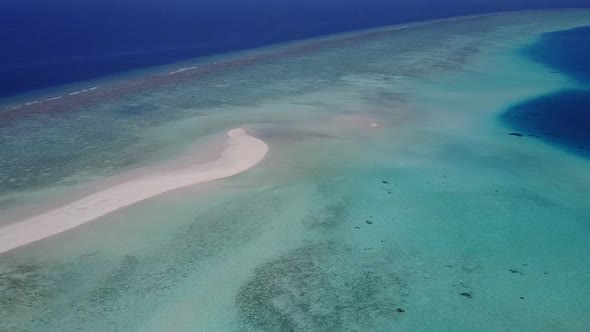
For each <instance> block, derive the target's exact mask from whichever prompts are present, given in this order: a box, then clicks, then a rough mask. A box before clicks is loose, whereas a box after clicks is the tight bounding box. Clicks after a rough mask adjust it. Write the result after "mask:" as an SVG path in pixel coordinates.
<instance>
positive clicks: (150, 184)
mask: <svg viewBox="0 0 590 332" xmlns="http://www.w3.org/2000/svg"><path fill="white" fill-rule="evenodd" d="M227 136H228V139H227V141H226V146H225V148H224V149H223V150H222V151H221V153H220V156H219V157H218V158H217V159H215V160H213V161H209V162H204V163H199V164H195V165H191V166H187V167H183V168H181V169H177V170H174V171H162V172H159V173H156V174H146V175H144V176H142V177H139V178H136V179H133V180H130V181H127V182H123V183H119V184H117V185H115V186H112V187H109V188H106V189H104V190H101V191H98V192H96V193H93V194H90V195H89V196H86V197H84V198H82V199H80V200H77V201H74V202H72V203H69V204H66V205H64V206H61V207H59V208H57V209H53V210H50V211H48V212H45V213H42V214H40V215H37V216H33V217H30V218H27V219H24V220H21V221H17V222H15V223H11V224H8V225H6V226H3V227H0V253H3V252H6V251H9V250H12V249H15V248H18V247H21V246H24V245H26V244H30V243H33V242H36V241H39V240H42V239H45V238H47V237H50V236H53V235H56V234H59V233H62V232H65V231H67V230H69V229H72V228H74V227H77V226H79V225H82V224H84V223H87V222H89V221H92V220H95V219H97V218H99V217H102V216H104V215H106V214H109V213H111V212H114V211H116V210H118V209H121V208H124V207H127V206H130V205H132V204H135V203H138V202H141V201H143V200H146V199H149V198H152V197H155V196H158V195H160V194H163V193H166V192H168V191H172V190H175V189H180V188H183V187H188V186H192V185H196V184H200V183H206V182H210V181H214V180H219V179H223V178H228V177H231V176H234V175H237V174H240V173H243V172H245V171H247V170H248V169H250V168H252V167H254V166H256V165H257V164H258V163H260V162H261V161H262V160H263V159H264V157H265V156H266V154H267V153H268V151H269V147H268V145H267V144H266V143H265V142H264V141H262V140H260V139H258V138H255V137H253V136H250V135H248V133H247V132H246V131H245V130H244V129H242V128H235V129H232V130H230V131H228V132H227Z"/></svg>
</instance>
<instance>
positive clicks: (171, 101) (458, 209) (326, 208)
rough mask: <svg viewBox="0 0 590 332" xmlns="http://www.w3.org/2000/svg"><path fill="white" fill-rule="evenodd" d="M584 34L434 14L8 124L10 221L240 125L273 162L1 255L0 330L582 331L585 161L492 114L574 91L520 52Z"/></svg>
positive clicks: (538, 17)
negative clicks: (540, 41) (412, 23)
mask: <svg viewBox="0 0 590 332" xmlns="http://www.w3.org/2000/svg"><path fill="white" fill-rule="evenodd" d="M588 24H590V12H584V11H556V12H531V13H519V14H511V15H499V16H490V17H482V18H473V19H461V20H455V21H448V22H439V23H434V24H430V25H423V26H417V27H413V28H407V29H402V30H395V31H391V32H383V33H378V34H371V35H364V36H362V37H357V38H350V39H347V40H344V41H342V42H339V43H326V44H325V45H323V46H318V47H314V48H311V49H307V50H304V51H297V52H291V53H289V52H287V54H284V55H283V56H281V57H274V58H270V59H264V60H262V61H258V62H255V63H251V64H247V65H243V66H240V67H239V69H238V70H226V71H224V70H220V71H218V72H214V73H211V74H208V75H207V76H204V77H200V78H199V79H198V80H197V79H190V78H187V79H185V80H179V81H170V82H167V83H165V84H164V83H163V84H160V85H158V86H151V87H149V88H146V89H142V90H137V91H133V92H131V93H129V94H127V95H125V96H124V97H118V98H116V99H111V100H105V101H104V102H100V103H98V104H89V105H87V106H84V107H83V108H82V107H78V108H76V107H74V109H73V110H67V109H65V108H64V110H63V112H52V113H51V114H48V113H45V114H38V115H34V116H31V117H28V118H22V119H21V118H18V119H15V120H12V121H13V122H12V125H11V126H7V127H2V129H1V130H2V134H3V135H6V136H10V139H9V140H5V141H2V145H1V146H2V151H3V153H6V155H11V156H14V157H13V158H12V159H14V161H11V162H9V161H6V159H3V162H4V164H3V167H2V172H3V174H4V175H3V176H5V178H6V180H5V181H4V182H3V187H2V196H1V197H0V198H1V202H2V208H3V209H4V210H3V211H7V212H8V211H9V210H12V209H18V208H22V207H26V206H30V205H35V204H42V203H43V202H47V201H51V198H52V197H53V196H54V195H56V193H67V192H69V191H73V190H81V189H80V188H83V187H85V186H86V185H87V182H89V181H92V180H96V179H100V178H102V177H104V176H106V175H109V174H116V173H119V172H122V171H124V170H127V169H130V168H134V167H138V166H141V165H149V164H155V163H158V162H159V161H162V160H167V159H170V158H173V157H174V156H176V155H179V154H182V153H183V152H184V151H187V149H188V150H190V146H191V145H192V144H194V143H195V142H199V141H201V140H203V139H205V138H207V137H209V135H211V134H216V133H220V132H221V133H222V132H224V131H226V130H228V129H230V128H233V127H235V126H238V125H241V124H243V125H244V126H245V127H246V128H247V129H248V130H249V131H250V132H251V133H252V134H254V135H255V136H257V137H259V138H261V139H263V140H265V141H266V142H267V143H268V144H269V146H270V148H271V152H270V154H269V155H268V157H267V158H266V159H265V160H264V161H263V162H262V163H261V164H260V165H259V166H258V167H256V168H254V169H252V170H250V171H248V172H246V173H243V174H241V175H239V176H236V177H233V178H229V179H225V180H222V181H216V182H214V183H210V184H207V185H204V186H197V187H192V188H185V189H182V190H179V191H175V192H172V193H170V194H166V195H162V196H159V197H155V198H153V199H150V200H148V201H145V202H142V203H139V204H137V205H135V206H133V207H130V208H127V209H123V210H120V211H117V212H115V213H112V214H110V215H108V216H105V217H103V218H100V219H99V220H96V221H94V222H91V223H88V224H85V225H83V226H81V227H78V228H76V229H74V230H72V231H69V232H66V233H63V234H60V235H57V236H55V237H52V238H50V239H46V240H44V241H40V242H37V243H35V244H32V245H30V246H26V247H22V248H19V249H16V250H14V251H11V252H8V253H4V254H2V255H0V292H1V295H2V296H1V297H0V299H1V300H0V330H7V331H33V330H62V331H63V330H67V331H73V330H80V329H82V330H92V331H112V330H120V331H136V330H142V331H143V330H153V331H162V330H172V331H187V330H195V331H236V330H244V331H292V330H316V331H342V330H350V331H354V330H356V331H365V330H380V331H390V330H396V329H397V330H424V331H426V330H442V331H447V330H448V331H472V330H475V329H478V330H483V331H498V330H507V331H523V330H524V331H528V330H533V331H561V330H567V331H585V330H587V328H588V326H590V320H589V318H588V316H587V312H588V309H590V301H589V300H588V299H589V298H590V296H589V295H590V280H589V277H590V266H589V263H588V260H587V257H588V255H589V254H590V243H589V242H588V238H589V235H590V228H589V226H588V215H590V205H589V204H588V201H589V200H588V199H589V198H590V197H589V196H590V172H588V170H589V168H590V164H589V162H588V160H587V159H584V158H582V157H579V156H576V155H572V154H569V153H567V152H565V151H562V150H560V149H559V148H556V147H554V146H552V145H548V144H545V143H544V142H542V141H538V140H518V139H517V138H515V137H512V136H509V135H507V133H508V132H510V131H511V129H510V128H508V127H506V126H505V124H503V123H502V122H501V121H499V120H498V118H499V115H500V114H502V112H504V111H505V110H506V108H507V107H509V106H510V105H513V104H515V103H517V102H519V101H521V100H523V99H526V98H529V97H531V96H536V95H542V94H545V93H550V92H551V91H555V90H556V89H562V88H568V87H572V86H575V84H576V83H575V82H572V81H571V80H570V79H569V78H568V77H567V76H564V75H560V74H559V73H552V72H551V71H552V70H550V69H549V68H547V67H545V66H543V65H542V64H540V63H538V62H534V61H530V60H529V59H526V58H525V57H523V56H522V55H521V54H520V53H519V51H518V50H519V49H521V48H522V47H523V46H524V45H527V44H530V43H532V42H534V41H535V40H536V39H537V38H538V37H539V36H540V35H541V34H542V33H544V32H548V31H555V30H563V29H568V28H571V27H575V26H581V25H588ZM371 122H377V123H379V125H380V126H379V127H377V128H370V123H371ZM19 127H20V128H36V129H37V130H35V131H32V130H30V131H27V133H28V134H27V135H25V134H23V133H22V132H21V131H18V130H15V128H19ZM63 128H69V130H70V131H69V132H68V134H67V135H64V130H63ZM86 129H87V130H86ZM105 132H106V133H108V134H105ZM31 133H32V134H31ZM32 142H51V144H49V145H48V146H45V147H43V146H38V147H36V148H35V149H38V150H29V149H25V150H23V148H22V147H23V146H26V147H29V146H36V145H35V144H32ZM84 142H86V143H88V145H90V146H94V147H90V148H88V149H87V150H86V149H80V146H84ZM31 144H32V145H31ZM19 151H21V152H22V151H24V153H19ZM54 153H56V154H54ZM57 153H59V154H57ZM65 156H69V157H68V158H66V157H65ZM19 164H20V165H22V164H27V165H40V164H43V167H47V168H51V169H52V170H51V173H52V174H51V175H48V176H45V177H41V175H40V174H39V172H38V171H36V170H29V171H27V170H26V169H23V167H21V166H19ZM36 167H37V166H36ZM108 167H111V168H110V169H109V168H108ZM48 172H49V171H48ZM28 174H31V175H28ZM10 179H15V180H13V181H10ZM3 215H4V214H3ZM0 221H1V222H9V220H0Z"/></svg>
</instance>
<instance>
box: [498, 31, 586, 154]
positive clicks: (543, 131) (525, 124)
mask: <svg viewBox="0 0 590 332" xmlns="http://www.w3.org/2000/svg"><path fill="white" fill-rule="evenodd" d="M523 53H524V55H525V56H527V57H528V58H529V59H531V60H532V61H537V62H540V63H543V64H545V65H546V66H548V67H549V68H551V69H552V70H554V71H558V72H561V73H563V74H565V75H568V76H569V77H571V78H572V79H573V80H575V81H577V82H578V83H579V87H578V88H576V89H565V90H559V91H555V92H553V93H551V94H548V95H544V96H539V97H535V98H532V99H530V100H526V101H523V102H522V103H519V104H517V105H515V106H514V107H512V108H511V109H509V110H508V111H507V112H506V113H504V115H503V120H504V121H506V123H507V124H508V125H510V126H511V127H512V128H514V129H515V130H517V131H520V132H522V134H526V135H528V136H533V137H538V138H540V139H542V140H544V141H546V142H548V143H551V144H555V145H556V146H560V147H561V148H563V149H566V150H567V151H569V152H573V153H576V154H579V155H583V156H586V157H588V158H590V61H588V59H590V27H582V28H577V29H571V30H566V31H558V32H552V33H548V34H545V35H543V37H542V38H541V40H540V41H539V42H537V43H536V44H534V45H531V46H530V47H527V48H526V49H525V50H524V51H523Z"/></svg>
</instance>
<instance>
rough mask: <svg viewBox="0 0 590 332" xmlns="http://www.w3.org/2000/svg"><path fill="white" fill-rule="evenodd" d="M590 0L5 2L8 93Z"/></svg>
mask: <svg viewBox="0 0 590 332" xmlns="http://www.w3.org/2000/svg"><path fill="white" fill-rule="evenodd" d="M589 5H590V4H588V1H587V0H584V1H582V0H564V1H558V0H520V1H518V0H511V1H509V0H500V1H491V0H472V1H466V0H443V1H432V0H413V1H409V0H402V1H393V0H342V1H337V0H288V1H287V0H283V1H281V0H248V1H244V0H193V1H189V0H169V1H164V0H141V1H139V0H56V1H46V0H3V1H1V3H0V41H1V43H2V49H1V50H2V51H1V52H0V97H8V96H13V95H17V94H21V93H26V92H31V91H34V90H36V89H41V88H48V87H53V86H57V85H61V84H65V83H72V82H77V81H83V80H88V79H93V78H99V77H103V76H105V75H109V74H114V73H120V72H124V71H127V70H131V69H137V68H142V67H147V66H153V65H160V64H165V63H170V62H175V61H180V60H183V59H189V58H194V57H198V56H206V55H212V54H219V53H224V52H228V51H236V50H242V49H249V48H253V47H258V46H263V45H269V44H273V43H278V42H285V41H290V40H296V39H301V38H308V37H314V36H319V35H324V34H330V33H337V32H344V31H351V30H357V29H363V28H370V27H375V26H381V25H389V24H396V23H402V22H407V21H415V20H427V19H434V18H442V17H450V16H457V15H466V14H475V13H486V12H494V11H507V10H522V9H540V8H556V7H563V8H565V7H582V6H589Z"/></svg>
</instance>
